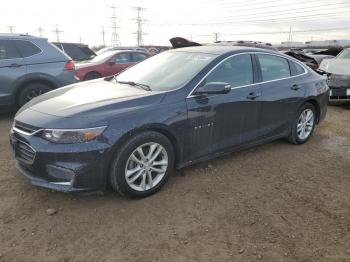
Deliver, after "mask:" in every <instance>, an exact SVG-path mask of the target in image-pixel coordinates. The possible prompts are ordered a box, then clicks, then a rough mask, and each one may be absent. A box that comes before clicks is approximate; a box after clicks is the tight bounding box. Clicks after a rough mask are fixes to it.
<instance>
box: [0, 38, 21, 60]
mask: <svg viewBox="0 0 350 262" xmlns="http://www.w3.org/2000/svg"><path fill="white" fill-rule="evenodd" d="M15 58H21V55H20V53H19V52H18V50H17V49H16V47H15V45H14V44H13V40H0V60H4V59H15Z"/></svg>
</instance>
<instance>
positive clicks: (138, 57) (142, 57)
mask: <svg viewBox="0 0 350 262" xmlns="http://www.w3.org/2000/svg"><path fill="white" fill-rule="evenodd" d="M132 58H133V59H132V61H133V62H140V61H142V60H145V59H146V58H148V56H146V55H145V54H141V53H133V54H132Z"/></svg>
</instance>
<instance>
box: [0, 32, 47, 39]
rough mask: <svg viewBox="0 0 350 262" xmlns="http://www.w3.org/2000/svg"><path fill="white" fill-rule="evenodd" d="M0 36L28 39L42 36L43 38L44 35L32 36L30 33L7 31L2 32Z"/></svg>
mask: <svg viewBox="0 0 350 262" xmlns="http://www.w3.org/2000/svg"><path fill="white" fill-rule="evenodd" d="M0 38H24V39H28V38H38V39H39V38H41V39H43V38H44V37H37V36H32V35H28V34H7V33H0Z"/></svg>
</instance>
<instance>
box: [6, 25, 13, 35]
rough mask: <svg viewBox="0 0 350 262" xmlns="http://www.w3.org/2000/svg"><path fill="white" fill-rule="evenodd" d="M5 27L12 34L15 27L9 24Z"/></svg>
mask: <svg viewBox="0 0 350 262" xmlns="http://www.w3.org/2000/svg"><path fill="white" fill-rule="evenodd" d="M7 28H8V30H9V32H10V33H11V34H13V31H14V29H15V27H14V26H13V25H9V26H7Z"/></svg>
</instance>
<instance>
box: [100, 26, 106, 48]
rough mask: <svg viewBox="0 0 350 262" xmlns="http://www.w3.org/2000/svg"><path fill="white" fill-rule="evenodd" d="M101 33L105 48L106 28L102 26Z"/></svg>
mask: <svg viewBox="0 0 350 262" xmlns="http://www.w3.org/2000/svg"><path fill="white" fill-rule="evenodd" d="M101 33H102V41H103V46H106V41H105V33H106V32H105V28H104V26H102V31H101Z"/></svg>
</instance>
